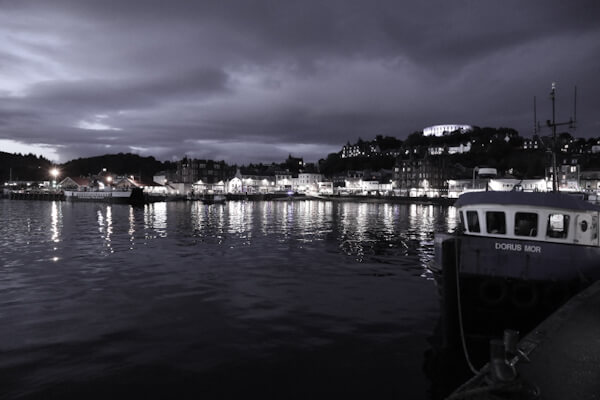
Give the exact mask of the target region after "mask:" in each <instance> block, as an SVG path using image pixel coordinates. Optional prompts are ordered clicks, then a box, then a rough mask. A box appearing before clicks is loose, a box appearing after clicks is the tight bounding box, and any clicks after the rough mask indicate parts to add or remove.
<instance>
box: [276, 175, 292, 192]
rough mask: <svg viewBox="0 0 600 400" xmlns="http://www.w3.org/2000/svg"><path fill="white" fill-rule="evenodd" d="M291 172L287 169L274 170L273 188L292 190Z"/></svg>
mask: <svg viewBox="0 0 600 400" xmlns="http://www.w3.org/2000/svg"><path fill="white" fill-rule="evenodd" d="M292 178H293V176H292V174H291V173H290V172H289V171H277V172H275V190H278V191H289V190H292Z"/></svg>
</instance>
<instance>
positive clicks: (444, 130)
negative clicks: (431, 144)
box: [423, 124, 473, 136]
mask: <svg viewBox="0 0 600 400" xmlns="http://www.w3.org/2000/svg"><path fill="white" fill-rule="evenodd" d="M472 129H473V127H472V126H471V125H457V124H443V125H433V126H428V127H427V128H425V129H423V136H443V135H447V134H450V133H453V132H457V131H458V132H460V133H465V132H468V131H470V130H472Z"/></svg>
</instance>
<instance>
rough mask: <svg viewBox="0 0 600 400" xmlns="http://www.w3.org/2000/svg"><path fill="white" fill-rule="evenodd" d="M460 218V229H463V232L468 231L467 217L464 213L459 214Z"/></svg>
mask: <svg viewBox="0 0 600 400" xmlns="http://www.w3.org/2000/svg"><path fill="white" fill-rule="evenodd" d="M458 216H459V217H460V229H462V230H463V231H466V230H467V224H465V217H464V216H463V213H462V212H459V213H458Z"/></svg>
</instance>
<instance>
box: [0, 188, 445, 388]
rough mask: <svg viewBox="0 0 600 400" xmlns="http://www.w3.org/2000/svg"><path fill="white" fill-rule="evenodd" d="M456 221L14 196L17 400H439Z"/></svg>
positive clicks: (0, 206)
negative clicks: (442, 244)
mask: <svg viewBox="0 0 600 400" xmlns="http://www.w3.org/2000/svg"><path fill="white" fill-rule="evenodd" d="M455 224H456V216H455V213H454V209H453V208H446V207H440V206H426V205H399V204H373V203H335V202H319V201H299V202H229V203H228V204H226V205H210V206H206V205H203V204H201V203H190V202H188V203H185V202H180V203H156V204H152V205H148V206H145V207H143V208H133V207H130V206H126V205H109V204H101V203H74V204H73V203H64V202H34V201H15V200H13V201H10V200H0V268H1V269H0V326H1V328H0V396H5V397H6V398H15V397H20V396H24V397H36V398H37V397H39V398H47V397H50V396H56V397H57V398H91V397H93V398H108V397H107V396H112V397H119V396H125V395H127V396H130V395H132V394H135V395H143V396H145V397H149V398H158V397H171V396H173V397H176V398H182V397H186V396H189V397H194V398H199V396H201V395H205V398H239V397H242V396H244V397H248V395H260V396H262V397H263V398H331V396H339V397H341V396H348V395H352V396H356V397H358V396H363V395H366V396H371V397H372V398H430V397H431V396H432V395H431V393H432V391H435V390H432V385H433V384H432V381H431V377H430V376H428V374H427V373H425V372H424V365H425V364H426V361H427V360H426V353H427V352H430V348H431V344H430V342H431V340H430V339H431V337H432V335H433V333H434V329H435V327H436V324H437V321H438V318H439V299H438V294H437V289H436V287H435V284H434V282H433V280H432V277H431V275H430V273H429V272H428V271H427V270H426V268H425V266H426V263H427V262H428V261H429V260H431V259H432V257H433V232H434V231H436V230H448V229H452V228H453V227H454V226H455ZM373 396H374V397H373Z"/></svg>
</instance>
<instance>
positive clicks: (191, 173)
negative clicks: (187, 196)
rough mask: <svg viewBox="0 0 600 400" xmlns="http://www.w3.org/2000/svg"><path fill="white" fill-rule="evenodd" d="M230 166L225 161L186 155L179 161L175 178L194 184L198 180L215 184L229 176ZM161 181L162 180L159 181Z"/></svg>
mask: <svg viewBox="0 0 600 400" xmlns="http://www.w3.org/2000/svg"><path fill="white" fill-rule="evenodd" d="M228 174H229V168H228V166H227V164H225V162H224V161H213V160H198V159H190V158H187V157H184V158H183V159H182V160H181V161H178V162H177V171H176V173H175V180H176V181H177V182H181V183H189V184H194V183H196V182H198V181H202V182H205V183H209V184H213V183H217V182H219V181H225V180H226V179H227V178H228ZM158 183H160V182H158Z"/></svg>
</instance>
